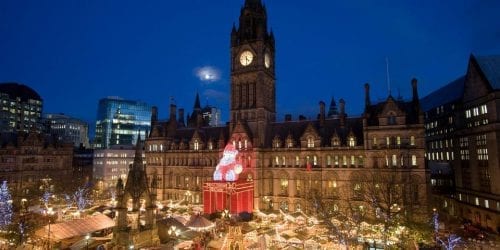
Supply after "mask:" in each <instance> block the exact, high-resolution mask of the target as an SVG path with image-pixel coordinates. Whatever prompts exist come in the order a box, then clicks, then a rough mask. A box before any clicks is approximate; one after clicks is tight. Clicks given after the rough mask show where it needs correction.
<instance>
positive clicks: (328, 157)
mask: <svg viewBox="0 0 500 250" xmlns="http://www.w3.org/2000/svg"><path fill="white" fill-rule="evenodd" d="M326 165H327V166H331V165H332V157H331V156H330V155H328V156H326Z"/></svg>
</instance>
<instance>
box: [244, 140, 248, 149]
mask: <svg viewBox="0 0 500 250" xmlns="http://www.w3.org/2000/svg"><path fill="white" fill-rule="evenodd" d="M244 145H245V149H247V148H248V140H247V139H245V142H244Z"/></svg>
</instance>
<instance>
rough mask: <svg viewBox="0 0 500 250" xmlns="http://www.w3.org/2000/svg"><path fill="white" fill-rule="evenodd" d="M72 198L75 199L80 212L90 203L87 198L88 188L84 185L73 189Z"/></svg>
mask: <svg viewBox="0 0 500 250" xmlns="http://www.w3.org/2000/svg"><path fill="white" fill-rule="evenodd" d="M73 199H74V200H75V203H76V206H77V207H78V211H80V212H82V211H83V210H84V209H85V207H86V206H87V205H88V204H90V200H89V199H88V190H87V189H86V188H84V187H80V188H78V190H76V191H75V193H74V194H73Z"/></svg>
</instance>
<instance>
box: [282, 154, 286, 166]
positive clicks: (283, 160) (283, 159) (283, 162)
mask: <svg viewBox="0 0 500 250" xmlns="http://www.w3.org/2000/svg"><path fill="white" fill-rule="evenodd" d="M281 165H282V166H285V165H286V160H285V157H284V156H282V157H281Z"/></svg>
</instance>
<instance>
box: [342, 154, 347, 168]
mask: <svg viewBox="0 0 500 250" xmlns="http://www.w3.org/2000/svg"><path fill="white" fill-rule="evenodd" d="M342 165H343V166H347V156H346V155H344V156H342Z"/></svg>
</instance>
